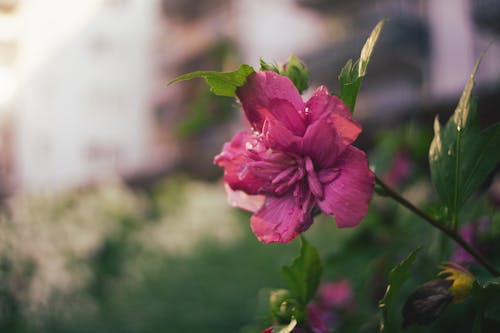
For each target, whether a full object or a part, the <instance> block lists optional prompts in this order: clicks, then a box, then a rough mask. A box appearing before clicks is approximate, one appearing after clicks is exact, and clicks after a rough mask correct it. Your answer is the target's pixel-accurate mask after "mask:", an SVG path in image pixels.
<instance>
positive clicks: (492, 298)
mask: <svg viewBox="0 0 500 333" xmlns="http://www.w3.org/2000/svg"><path fill="white" fill-rule="evenodd" d="M472 297H473V299H474V301H475V303H476V306H477V307H478V308H479V309H484V313H483V315H484V317H486V318H489V319H492V320H496V321H500V278H495V279H493V280H491V281H488V282H486V283H485V284H484V285H482V286H481V285H479V284H478V283H475V284H474V287H473V289H472Z"/></svg>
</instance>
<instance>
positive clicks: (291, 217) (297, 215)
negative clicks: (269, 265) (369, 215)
mask: <svg viewBox="0 0 500 333" xmlns="http://www.w3.org/2000/svg"><path fill="white" fill-rule="evenodd" d="M237 96H238V98H239V100H240V102H241V104H242V106H243V110H244V112H245V115H246V118H247V119H248V121H249V122H250V125H251V127H252V128H251V130H246V131H242V132H239V133H238V134H236V135H235V136H234V137H233V139H232V140H231V141H230V142H228V143H226V144H225V145H224V147H223V149H222V152H221V153H220V154H219V155H217V156H216V157H215V160H214V162H215V164H217V165H219V166H221V167H223V168H224V169H225V170H224V180H225V182H226V183H227V185H228V190H229V191H228V193H229V201H230V203H231V204H233V205H234V206H237V207H240V208H244V209H247V210H249V211H251V212H253V213H254V214H253V216H252V218H251V227H252V230H253V232H254V233H255V235H256V236H257V238H258V239H259V240H260V241H262V242H264V243H270V242H280V243H286V242H289V241H291V240H292V239H294V238H295V237H296V236H297V235H298V234H299V233H301V232H302V231H305V230H306V229H308V228H309V226H310V225H311V224H312V212H313V210H314V209H315V207H319V209H320V210H321V211H323V212H324V213H326V214H329V215H333V216H334V217H335V220H336V223H337V226H339V227H353V226H356V225H358V224H359V222H360V220H361V219H362V218H363V217H364V216H365V214H366V212H367V210H368V204H369V201H370V198H371V195H372V190H373V178H374V177H373V173H372V172H371V171H370V169H369V168H368V162H367V159H366V155H365V153H364V152H363V151H361V150H359V149H357V148H355V147H353V146H352V145H351V143H352V142H353V141H354V140H355V139H356V138H357V137H358V135H359V133H360V132H361V126H360V125H359V124H358V123H357V122H356V121H354V120H353V119H352V117H351V114H350V112H349V110H348V108H347V106H346V105H345V104H344V103H343V102H342V101H341V100H340V99H339V98H338V97H336V96H332V95H330V94H329V93H328V90H327V89H326V88H325V87H324V86H322V87H319V88H318V89H317V90H316V91H315V92H314V94H313V95H312V97H311V98H310V99H309V100H308V101H307V102H306V103H304V102H303V101H302V97H301V96H300V94H299V92H298V91H297V89H296V88H295V87H294V85H293V83H292V82H291V81H290V79H288V78H287V77H284V76H280V75H278V74H276V73H274V72H256V73H253V74H251V75H250V76H249V77H248V79H247V82H246V84H245V85H244V86H242V87H240V88H239V89H238V90H237Z"/></svg>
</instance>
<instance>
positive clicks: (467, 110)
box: [429, 58, 500, 227]
mask: <svg viewBox="0 0 500 333" xmlns="http://www.w3.org/2000/svg"><path fill="white" fill-rule="evenodd" d="M480 61H481V58H480V59H479V60H478V61H477V62H476V65H475V66H474V70H473V71H472V74H471V75H470V78H469V81H468V83H467V85H466V86H465V89H464V91H463V93H462V97H461V98H460V101H459V103H458V106H457V108H456V109H455V113H454V114H453V116H452V117H451V118H450V119H449V120H448V122H447V123H446V125H445V126H441V124H440V123H439V120H438V117H436V119H435V121H434V138H433V140H432V142H431V145H430V148H429V164H430V170H431V177H432V183H433V185H434V188H435V189H436V191H437V193H438V194H439V197H440V198H441V201H442V203H443V204H444V206H445V207H446V210H447V216H446V217H447V218H448V219H449V220H450V222H451V224H452V226H453V227H455V226H456V224H457V221H458V215H459V212H460V209H461V208H462V207H463V205H464V203H465V202H466V201H467V199H468V198H469V197H470V196H471V195H472V194H473V193H474V192H475V191H476V190H477V189H478V188H479V186H480V185H481V184H482V183H483V182H484V180H485V179H486V177H487V176H488V174H489V173H490V172H491V171H492V170H493V169H494V168H495V166H496V165H497V164H498V162H499V161H500V154H499V153H498V152H499V150H498V146H499V145H500V125H499V123H496V124H494V125H492V126H490V127H489V128H487V129H485V130H481V128H480V126H479V120H478V118H477V112H476V107H477V103H476V100H475V98H472V97H471V92H472V88H473V86H474V77H475V75H476V72H477V68H478V66H479V63H480Z"/></svg>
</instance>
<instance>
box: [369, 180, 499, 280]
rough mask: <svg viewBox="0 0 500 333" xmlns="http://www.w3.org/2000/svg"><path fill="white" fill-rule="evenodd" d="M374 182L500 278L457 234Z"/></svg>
mask: <svg viewBox="0 0 500 333" xmlns="http://www.w3.org/2000/svg"><path fill="white" fill-rule="evenodd" d="M375 182H376V183H377V184H378V185H379V186H380V187H382V188H383V189H384V192H385V193H386V194H387V195H388V196H390V197H391V198H393V199H394V200H396V201H397V202H399V203H400V204H401V205H403V206H404V207H406V208H407V209H409V210H411V211H412V212H413V213H415V214H416V215H418V216H420V217H421V218H422V219H424V220H425V221H427V222H428V223H430V224H431V225H432V226H433V227H434V228H437V229H439V230H441V231H442V232H443V233H445V234H446V235H447V236H448V237H450V238H451V239H453V240H454V241H455V242H456V243H457V244H458V245H460V246H461V247H462V248H463V249H464V250H465V251H467V252H469V253H470V255H471V256H473V257H474V258H475V259H476V260H477V261H478V262H479V263H480V264H481V265H483V267H484V268H486V269H487V270H488V272H490V273H491V275H493V276H496V277H498V276H500V272H499V271H498V270H497V269H496V268H495V267H494V266H493V265H492V264H491V263H490V262H488V260H486V258H484V257H483V256H482V255H481V254H480V253H479V252H477V251H476V250H475V249H474V248H473V247H472V246H470V245H469V243H467V242H466V241H465V240H464V239H463V238H462V236H460V234H458V233H457V232H456V231H455V230H454V229H451V228H448V227H447V226H445V225H443V224H441V223H439V222H438V221H437V220H436V219H434V218H433V217H432V216H430V215H429V214H427V213H426V212H424V211H422V210H420V209H419V208H418V207H416V206H415V205H413V204H412V203H411V202H409V201H408V200H406V199H405V198H403V197H402V196H401V195H400V194H399V193H397V192H396V191H394V190H393V189H392V188H390V187H389V186H387V184H385V183H384V182H383V181H382V180H381V179H380V178H378V177H377V176H375Z"/></svg>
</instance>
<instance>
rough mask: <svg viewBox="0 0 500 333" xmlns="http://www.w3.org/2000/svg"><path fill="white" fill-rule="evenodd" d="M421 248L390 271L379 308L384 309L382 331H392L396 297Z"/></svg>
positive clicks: (381, 323) (408, 275)
mask: <svg viewBox="0 0 500 333" xmlns="http://www.w3.org/2000/svg"><path fill="white" fill-rule="evenodd" d="M419 250H420V248H418V249H415V250H413V251H412V252H411V253H410V254H409V255H408V257H406V259H404V260H403V261H401V262H400V263H399V264H398V265H397V266H396V267H394V268H393V269H392V270H391V271H390V272H389V283H388V285H387V289H386V291H385V295H384V297H383V298H382V299H381V300H380V302H379V308H380V309H381V311H382V318H381V322H380V332H389V331H390V324H391V323H390V322H389V313H390V312H391V308H392V304H393V302H394V297H395V296H396V294H397V292H398V291H399V289H400V288H401V286H402V285H403V283H404V282H405V281H406V280H407V279H408V278H409V277H410V270H411V267H412V265H413V262H414V261H415V258H416V256H417V252H418V251H419Z"/></svg>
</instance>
